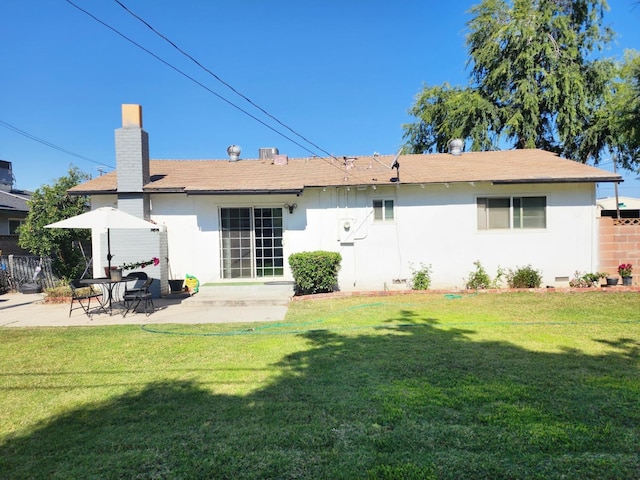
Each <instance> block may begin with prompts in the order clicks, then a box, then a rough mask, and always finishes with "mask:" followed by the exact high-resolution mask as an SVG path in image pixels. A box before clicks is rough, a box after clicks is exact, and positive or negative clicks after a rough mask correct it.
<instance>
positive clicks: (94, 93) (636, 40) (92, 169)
mask: <svg viewBox="0 0 640 480" xmlns="http://www.w3.org/2000/svg"><path fill="white" fill-rule="evenodd" d="M121 1H122V3H124V4H125V5H126V6H127V7H128V8H129V9H131V10H132V11H133V12H134V13H136V14H138V15H139V16H141V17H142V18H144V19H145V20H146V21H147V22H149V23H150V24H151V25H152V26H154V27H155V28H156V29H157V30H159V31H160V32H161V33H163V34H164V35H166V36H167V37H168V38H169V39H171V40H172V41H173V42H175V43H176V44H177V45H178V46H179V47H181V48H182V49H183V50H185V51H186V52H188V53H189V54H190V55H192V56H193V57H195V58H196V59H197V60H198V61H199V62H201V63H202V64H203V65H204V66H206V67H207V68H208V69H209V70H211V71H212V72H214V73H215V74H216V75H218V76H219V77H220V78H221V79H223V80H224V81H225V82H227V83H229V84H230V85H232V86H233V87H234V88H235V89H236V90H238V91H239V92H241V93H242V94H244V95H245V96H246V97H248V98H249V99H251V100H252V101H253V102H254V103H256V104H258V105H259V106H261V107H262V108H263V109H265V110H266V111H267V112H269V113H270V114H271V115H273V116H275V117H276V118H277V119H278V120H280V121H281V122H282V123H284V124H286V125H287V126H289V127H290V128H292V129H293V130H295V131H296V132H297V133H300V134H302V135H303V136H304V137H305V138H306V139H308V140H310V141H311V142H313V144H315V146H313V145H311V144H309V143H307V142H305V141H304V140H301V139H300V138H299V137H297V136H296V135H294V134H293V133H291V132H290V131H289V130H287V129H285V128H284V127H282V126H280V125H278V124H277V123H275V122H274V121H272V120H270V119H269V118H268V117H266V116H265V115H264V114H262V113H261V112H260V111H258V110H256V109H255V108H254V107H252V106H251V105H250V104H248V103H247V102H246V101H244V100H243V99H242V98H240V97H238V96H237V95H235V94H234V93H233V92H232V91H231V90H229V89H228V88H227V87H225V86H223V85H222V84H221V83H219V82H218V81H217V80H216V79H215V78H214V77H212V76H210V75H209V74H207V73H205V72H204V71H202V70H201V69H200V68H198V67H197V66H196V65H194V64H193V63H192V62H191V61H190V60H188V59H187V58H185V57H184V56H182V55H181V54H180V53H178V52H177V51H176V50H175V49H173V48H172V47H171V46H169V45H168V44H167V43H165V42H164V41H162V40H161V39H160V38H158V37H157V36H156V35H155V34H154V33H153V32H151V30H149V29H148V28H147V27H145V26H144V25H143V24H142V23H140V22H139V21H138V20H136V19H134V18H133V17H132V16H130V15H129V14H128V13H127V12H126V11H125V10H124V9H123V8H122V7H121V6H119V5H118V4H117V3H116V2H115V1H113V0H99V1H97V0H73V2H74V3H75V4H77V5H78V6H80V7H82V8H84V9H86V10H87V11H89V12H90V13H92V14H93V15H95V16H96V17H98V18H99V19H100V20H102V21H103V22H105V23H107V24H109V25H110V26H112V27H113V28H115V29H116V30H118V31H120V32H121V33H122V34H124V35H126V36H128V37H130V38H131V39H132V40H134V41H135V42H137V43H139V44H140V45H142V46H144V47H145V48H147V49H148V50H150V51H152V52H153V53H154V54H156V55H157V56H159V57H161V58H162V59H164V60H165V61H166V62H168V63H170V64H171V65H173V66H174V67H175V68H176V69H178V70H180V71H182V72H183V73H184V74H186V75H188V76H191V77H192V78H194V79H195V80H197V81H198V82H200V83H202V84H204V85H205V86H206V87H207V88H208V89H210V90H212V91H214V92H215V93H217V94H218V95H221V96H223V97H224V98H226V99H227V100H229V101H230V102H232V103H234V104H235V105H237V106H238V107H240V108H242V109H244V110H246V111H248V112H249V113H251V114H252V115H254V116H256V117H258V118H259V119H261V120H263V121H264V122H265V123H268V124H269V125H271V126H273V127H274V128H275V129H276V130H278V131H280V132H282V133H283V134H284V135H286V136H287V137H289V138H291V139H293V140H295V141H296V142H298V143H300V144H301V145H302V146H303V147H306V148H302V147H301V146H299V145H296V144H295V143H293V142H292V141H290V140H288V139H286V138H284V137H283V136H281V135H279V134H277V133H275V132H274V131H273V130H271V129H269V128H267V127H265V126H264V125H262V124H261V123H259V122H257V121H256V120H254V119H252V118H250V117H249V116H247V115H245V114H244V113H242V112H240V111H239V110H237V109H236V108H234V107H233V106H231V105H229V104H228V103H226V102H225V101H223V100H221V99H220V98H218V97H217V96H216V95H214V94H212V93H211V92H210V91H207V90H206V89H204V88H203V87H201V86H199V85H197V84H196V83H194V82H192V81H190V80H188V79H187V78H185V77H184V76H183V75H182V74H180V73H178V72H176V71H175V70H173V69H172V68H170V67H168V66H167V65H165V64H163V63H161V62H159V61H158V60H156V59H154V58H153V57H152V56H150V55H149V54H148V53H145V52H144V51H142V50H140V49H139V48H138V47H136V46H134V45H132V44H131V43H129V42H128V41H126V40H125V39H123V38H122V37H121V36H119V35H117V34H116V33H114V32H113V31H112V30H110V29H108V28H106V27H105V26H103V25H101V24H99V23H97V22H96V21H95V20H93V19H92V18H90V17H89V16H87V15H86V14H85V13H82V12H81V11H79V10H78V9H76V8H75V7H73V6H72V5H71V4H70V3H68V2H67V1H65V0H20V1H4V2H1V3H0V42H1V44H2V45H3V48H2V49H1V50H0V72H2V73H1V74H0V122H3V123H0V159H3V160H8V161H11V162H12V163H13V169H14V175H15V177H16V187H18V188H23V189H29V190H35V189H36V188H38V187H40V186H41V185H43V184H48V183H49V184H50V183H52V182H54V181H55V180H56V179H57V178H59V177H61V176H63V175H65V174H66V172H67V171H68V169H69V166H70V165H72V164H73V165H75V166H77V167H79V168H80V169H81V170H82V171H84V172H87V173H89V174H91V175H92V176H97V175H99V173H100V171H101V170H102V171H111V170H112V169H113V167H114V166H115V152H114V130H115V129H116V128H118V127H119V126H120V124H121V116H120V108H121V107H120V106H121V104H123V103H137V104H141V105H142V107H143V118H144V120H143V121H144V128H145V130H147V132H149V138H150V151H151V157H152V158H158V159H171V158H177V159H205V158H207V159H210V158H226V148H227V146H228V145H230V144H237V145H240V146H241V147H242V155H241V156H242V157H243V158H255V157H257V156H258V149H259V148H260V147H277V148H278V149H279V150H280V153H283V154H287V155H289V156H290V157H301V156H302V157H304V156H308V155H310V154H312V153H315V154H318V155H325V153H324V152H329V153H330V154H334V155H356V156H357V155H369V154H372V153H373V152H380V153H381V154H393V153H395V152H396V151H397V150H398V148H399V147H400V145H401V144H402V124H403V123H406V122H409V121H411V118H410V117H409V116H408V115H407V110H408V109H409V108H410V106H411V105H412V103H413V100H414V98H415V95H416V94H417V93H418V92H419V91H420V89H421V86H422V85H423V84H425V83H426V84H429V85H439V84H442V83H444V82H448V83H450V84H452V85H465V84H466V83H467V81H468V70H467V68H466V62H467V55H466V48H465V32H466V30H465V24H466V22H467V21H468V20H469V16H468V14H467V11H468V9H469V8H470V7H471V6H472V5H473V4H475V3H477V2H474V1H456V0H452V1H449V2H430V1H425V0H395V1H394V0H387V1H381V0H324V1H322V2H304V1H299V0H282V1H264V0H260V1H258V0H238V1H234V2H215V1H206V0H183V1H180V2H177V1H174V0H121ZM636 3H637V2H635V0H611V1H610V6H611V10H610V11H609V12H608V13H607V16H606V17H605V23H607V24H609V25H611V26H612V27H613V29H614V30H615V31H616V32H617V33H618V39H617V42H616V44H615V45H614V46H613V48H612V49H611V50H610V51H607V52H605V55H606V56H614V57H620V56H621V55H622V52H623V51H624V49H629V48H633V49H640V29H639V28H638V27H637V25H638V20H639V19H640V6H636ZM7 125H9V126H12V127H15V128H17V129H20V130H22V131H23V132H26V133H28V134H29V135H31V136H34V137H37V138H39V139H42V140H45V141H47V142H49V143H50V144H53V145H54V146H57V147H60V148H62V149H64V150H67V151H68V152H72V153H74V154H77V155H79V156H82V157H85V158H78V157H77V156H73V155H70V154H69V153H65V152H61V151H59V150H57V149H54V148H51V147H48V146H45V145H43V144H41V143H39V142H37V141H34V140H33V139H30V138H27V137H26V136H24V135H21V134H19V133H17V132H16V131H15V130H13V129H11V128H7ZM601 166H602V167H603V168H606V169H609V170H610V169H611V168H612V164H611V162H604V163H603V164H602V165H601ZM627 178H628V179H629V180H628V181H626V182H625V183H623V184H622V185H621V186H620V189H619V193H620V195H627V196H640V181H636V180H633V179H634V178H635V175H627ZM612 194H613V186H611V185H603V186H600V187H599V189H598V196H599V197H601V196H608V195H612Z"/></svg>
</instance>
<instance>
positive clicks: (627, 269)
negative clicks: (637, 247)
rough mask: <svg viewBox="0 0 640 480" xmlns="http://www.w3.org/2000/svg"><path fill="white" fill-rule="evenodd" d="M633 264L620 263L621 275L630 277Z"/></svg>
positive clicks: (619, 270) (619, 271)
mask: <svg viewBox="0 0 640 480" xmlns="http://www.w3.org/2000/svg"><path fill="white" fill-rule="evenodd" d="M632 270H633V266H632V265H631V264H630V263H621V264H620V265H618V274H619V275H620V276H621V277H630V276H631V271H632Z"/></svg>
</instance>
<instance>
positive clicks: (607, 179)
mask: <svg viewBox="0 0 640 480" xmlns="http://www.w3.org/2000/svg"><path fill="white" fill-rule="evenodd" d="M623 181H624V179H623V178H622V177H618V178H611V177H594V178H520V179H511V180H492V181H491V183H493V184H494V185H522V184H532V183H615V182H623Z"/></svg>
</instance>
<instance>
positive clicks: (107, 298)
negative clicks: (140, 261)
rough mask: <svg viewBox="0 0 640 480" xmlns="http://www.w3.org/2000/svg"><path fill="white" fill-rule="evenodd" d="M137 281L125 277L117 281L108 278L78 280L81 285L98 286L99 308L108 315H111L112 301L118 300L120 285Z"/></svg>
mask: <svg viewBox="0 0 640 480" xmlns="http://www.w3.org/2000/svg"><path fill="white" fill-rule="evenodd" d="M135 280H137V277H132V276H126V277H122V278H120V279H119V280H115V279H112V278H109V277H99V278H83V279H82V280H80V283H82V284H83V285H100V288H101V290H102V301H101V302H100V306H101V308H102V310H103V311H104V312H106V313H108V314H109V315H112V314H113V301H114V299H115V300H117V299H118V298H119V288H120V285H121V284H123V283H127V282H132V281H135Z"/></svg>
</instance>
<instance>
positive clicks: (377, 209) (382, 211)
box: [373, 199, 394, 222]
mask: <svg viewBox="0 0 640 480" xmlns="http://www.w3.org/2000/svg"><path fill="white" fill-rule="evenodd" d="M393 218H394V212H393V200H387V199H375V200H374V201H373V221H374V222H393Z"/></svg>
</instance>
